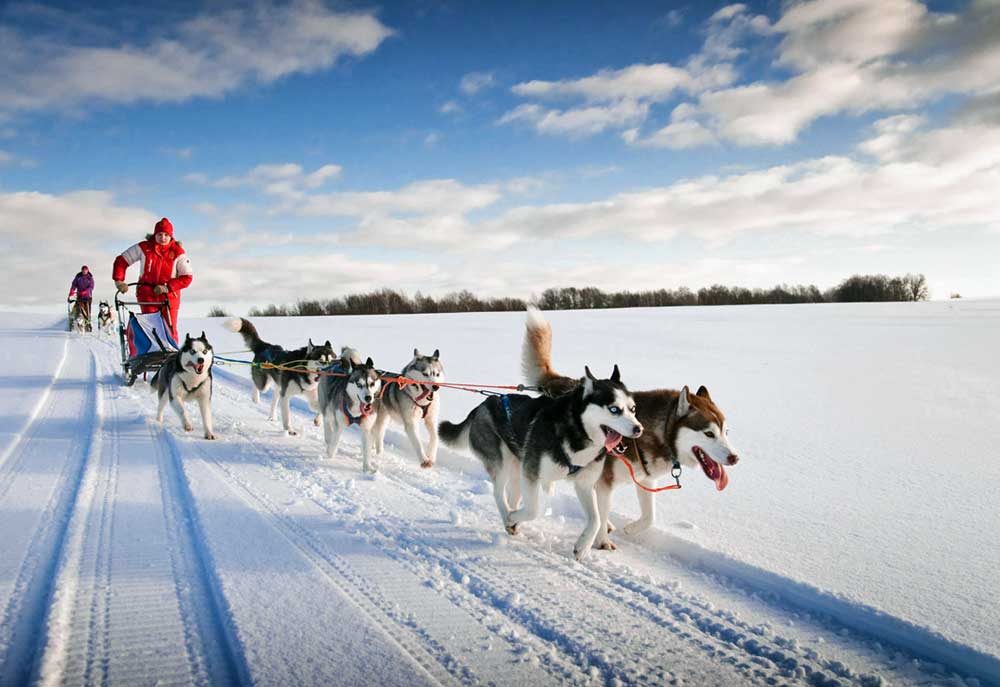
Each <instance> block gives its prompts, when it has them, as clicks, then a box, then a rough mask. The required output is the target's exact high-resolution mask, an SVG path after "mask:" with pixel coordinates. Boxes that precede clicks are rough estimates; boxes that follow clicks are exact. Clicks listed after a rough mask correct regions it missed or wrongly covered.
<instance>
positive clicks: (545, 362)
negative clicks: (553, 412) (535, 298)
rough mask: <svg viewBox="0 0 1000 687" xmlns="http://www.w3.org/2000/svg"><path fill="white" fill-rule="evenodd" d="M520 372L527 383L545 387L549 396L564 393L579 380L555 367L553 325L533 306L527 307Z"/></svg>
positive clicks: (544, 390)
mask: <svg viewBox="0 0 1000 687" xmlns="http://www.w3.org/2000/svg"><path fill="white" fill-rule="evenodd" d="M521 374H523V375H524V379H525V381H526V382H527V383H528V384H531V385H534V386H540V387H542V392H543V393H545V394H546V395H549V396H559V395H560V394H564V393H566V392H567V391H570V390H571V389H573V388H574V387H575V386H576V384H577V383H578V382H577V380H575V379H571V378H569V377H564V376H563V375H561V374H559V373H558V372H556V371H555V370H553V369H552V326H551V325H550V324H549V323H548V322H547V321H546V320H545V317H544V316H542V313H541V312H540V311H539V310H538V308H535V307H534V306H531V307H529V308H528V316H527V321H526V322H525V324H524V344H523V345H522V346H521Z"/></svg>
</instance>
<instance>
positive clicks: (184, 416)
mask: <svg viewBox="0 0 1000 687" xmlns="http://www.w3.org/2000/svg"><path fill="white" fill-rule="evenodd" d="M170 405H172V406H173V407H174V410H175V411H177V416H178V417H180V419H181V424H182V425H183V426H184V431H185V432H190V431H191V430H192V429H194V425H192V424H191V418H190V417H188V411H187V408H186V407H184V404H183V403H182V402H181V400H180V399H179V398H177V397H176V396H174V398H173V400H172V401H170Z"/></svg>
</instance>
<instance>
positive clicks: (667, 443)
mask: <svg viewBox="0 0 1000 687" xmlns="http://www.w3.org/2000/svg"><path fill="white" fill-rule="evenodd" d="M551 354H552V327H551V325H549V323H548V322H547V321H546V320H545V318H544V317H542V314H541V313H540V312H539V311H538V310H536V309H534V308H530V309H529V310H528V320H527V324H526V329H525V336H524V345H523V348H522V351H521V367H522V371H523V373H524V376H525V378H526V381H527V383H528V384H532V385H537V386H539V387H541V388H542V393H544V394H546V395H549V396H558V395H561V394H564V393H566V392H567V391H570V390H571V389H573V388H574V387H575V386H576V385H577V384H579V380H577V379H573V378H571V377H564V376H563V375H560V374H559V373H557V372H555V371H554V370H553V369H552V361H551ZM632 397H633V398H634V399H635V406H636V412H635V415H636V419H638V420H639V422H640V423H641V424H642V426H643V427H644V428H645V431H644V432H643V433H642V436H640V437H639V438H637V439H631V438H624V439H623V440H622V444H623V445H624V447H625V448H624V451H625V452H624V456H625V458H626V459H627V460H628V461H629V462H630V463H631V464H632V468H633V470H634V471H635V475H636V479H637V480H638V481H639V482H640V483H641V484H643V485H644V486H647V487H652V486H654V485H655V484H656V483H657V482H658V481H659V480H661V479H662V478H663V477H665V476H667V475H669V474H670V470H671V468H672V467H673V464H674V461H675V460H677V461H678V462H679V463H680V465H682V466H686V467H692V468H698V469H699V470H700V471H701V472H703V473H704V475H705V476H706V477H707V478H708V479H710V480H712V481H713V482H714V483H715V486H716V488H717V489H718V490H719V491H722V490H723V489H725V488H726V485H727V484H729V476H728V475H727V474H726V468H725V467H724V465H735V464H736V463H737V462H738V461H739V457H738V456H737V454H736V449H735V448H734V447H733V445H732V443H731V442H730V441H729V439H728V437H727V436H726V434H727V428H726V417H725V415H723V414H722V411H721V410H720V409H719V407H718V406H717V405H715V402H714V401H713V400H712V397H711V396H710V395H709V393H708V389H706V388H705V387H704V386H702V387H699V388H698V391H697V392H696V393H694V394H691V393H690V391H688V388H687V387H686V386H685V387H684V388H683V389H681V390H680V391H677V390H674V389H658V390H655V391H633V392H632ZM631 482H632V479H631V477H630V476H629V472H628V468H627V467H626V466H625V464H624V463H622V461H621V460H620V459H619V458H617V457H616V456H614V455H610V454H609V455H608V456H607V457H606V458H605V460H604V472H603V474H602V475H601V479H599V480H598V481H597V484H596V486H595V489H596V491H597V503H598V508H599V510H600V514H601V527H600V530H599V532H598V537H597V540H596V541H595V542H594V545H595V546H596V547H597V548H602V549H614V548H615V545H614V544H613V543H612V542H611V540H610V538H609V537H608V533H609V525H608V511H609V509H610V503H611V492H612V491H613V490H614V489H615V487H618V486H620V485H622V484H627V483H631ZM635 491H636V495H637V496H638V497H639V508H640V510H641V515H640V516H639V519H638V520H635V521H634V522H631V523H629V524H627V525H626V526H625V528H624V529H625V533H626V534H628V535H633V534H638V533H639V532H642V531H643V530H645V529H646V528H648V527H649V526H650V525H652V524H653V520H654V516H655V512H656V511H655V502H654V500H653V494H651V493H649V492H647V491H645V490H643V489H642V488H641V487H638V486H636V488H635Z"/></svg>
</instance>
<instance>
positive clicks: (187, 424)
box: [184, 422, 194, 432]
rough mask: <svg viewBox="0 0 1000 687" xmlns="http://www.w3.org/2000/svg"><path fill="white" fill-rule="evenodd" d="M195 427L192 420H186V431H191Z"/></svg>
mask: <svg viewBox="0 0 1000 687" xmlns="http://www.w3.org/2000/svg"><path fill="white" fill-rule="evenodd" d="M193 429H194V425H192V424H191V423H190V422H186V423H185V424H184V431H185V432H190V431H191V430H193Z"/></svg>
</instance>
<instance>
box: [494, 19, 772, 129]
mask: <svg viewBox="0 0 1000 687" xmlns="http://www.w3.org/2000/svg"><path fill="white" fill-rule="evenodd" d="M720 12H721V14H720V13H716V16H715V17H713V18H712V19H711V20H710V22H709V28H708V29H707V31H706V37H705V41H704V44H703V46H702V50H701V51H700V52H699V53H697V54H695V55H693V56H692V57H691V58H690V59H689V60H688V61H687V62H686V64H684V66H675V65H672V64H666V63H657V64H633V65H630V66H628V67H624V68H622V69H602V70H601V71H599V72H597V73H596V74H593V75H590V76H585V77H582V78H577V79H564V80H559V81H543V80H532V81H526V82H523V83H519V84H516V85H515V86H514V87H513V88H512V89H511V91H512V92H513V93H514V94H515V95H518V96H520V97H522V98H530V99H533V100H539V101H548V102H551V101H573V100H580V101H583V105H580V106H576V107H568V108H565V109H555V108H549V107H543V106H541V105H539V104H538V103H537V102H532V103H525V104H522V105H520V106H518V107H516V108H514V109H512V110H510V111H508V112H506V113H505V114H504V115H502V116H501V117H500V118H499V119H498V120H497V121H498V123H499V124H509V123H514V122H519V123H527V124H530V125H531V126H533V127H534V128H535V130H536V131H538V132H539V133H543V134H550V135H561V136H568V137H576V138H579V137H584V136H593V135H595V134H598V133H601V132H603V131H607V130H615V129H619V130H625V131H624V132H623V135H622V138H623V139H624V140H625V141H626V142H629V143H632V142H638V141H639V140H640V138H641V134H640V132H639V130H638V125H641V124H642V123H643V122H644V121H645V120H646V118H647V117H648V115H649V112H650V108H651V106H652V105H653V104H656V103H662V102H665V101H667V100H669V99H671V98H675V97H677V96H678V95H679V94H694V95H697V94H699V93H702V92H705V91H710V90H714V89H718V88H723V87H725V86H728V85H730V84H732V83H733V82H734V81H735V80H736V78H737V73H736V69H735V67H734V66H733V65H732V64H731V63H729V62H728V61H727V60H730V59H733V58H735V57H736V56H738V55H739V54H740V53H741V52H742V49H740V48H738V47H737V43H738V42H739V41H741V40H742V39H743V37H744V36H745V35H746V34H748V33H750V32H758V33H759V32H761V31H764V30H765V29H766V27H767V25H768V24H767V20H766V19H765V18H763V17H751V16H749V15H747V14H745V12H744V9H743V8H742V6H734V8H733V9H732V10H731V11H722V10H720ZM678 128H683V129H684V131H683V132H678V131H676V129H678ZM693 128H694V127H693V125H691V124H685V125H683V126H682V127H681V126H680V125H679V126H678V127H675V130H673V131H671V132H670V133H669V135H666V134H665V135H664V136H661V137H659V138H658V139H657V140H658V141H661V140H663V139H665V138H669V140H670V141H672V142H676V141H679V140H681V139H683V140H684V141H685V143H684V145H686V146H689V145H694V143H693V141H694V133H693V131H692V129H693ZM632 129H635V130H634V131H633V130H632ZM651 145H660V143H655V144H651Z"/></svg>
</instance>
